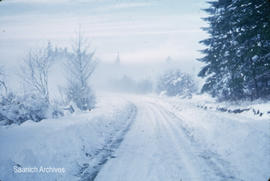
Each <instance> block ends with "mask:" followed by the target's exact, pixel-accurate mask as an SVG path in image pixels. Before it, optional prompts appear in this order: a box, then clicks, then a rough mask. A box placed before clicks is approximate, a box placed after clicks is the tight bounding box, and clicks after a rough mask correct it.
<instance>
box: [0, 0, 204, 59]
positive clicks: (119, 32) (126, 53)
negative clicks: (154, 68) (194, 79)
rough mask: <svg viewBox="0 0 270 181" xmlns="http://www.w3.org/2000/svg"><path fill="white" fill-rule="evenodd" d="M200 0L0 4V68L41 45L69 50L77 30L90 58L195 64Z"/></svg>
mask: <svg viewBox="0 0 270 181" xmlns="http://www.w3.org/2000/svg"><path fill="white" fill-rule="evenodd" d="M205 6H206V5H205V1H204V0H51V1H49V0H4V1H2V2H1V3H0V64H8V63H10V64H14V63H18V62H20V61H21V60H22V57H23V55H25V54H26V52H27V51H28V50H29V49H31V48H34V47H38V46H41V45H45V44H46V42H47V41H49V40H50V41H51V42H52V43H53V44H57V45H59V46H69V44H70V42H71V39H72V37H74V35H75V32H76V31H77V30H78V28H79V27H80V29H81V31H82V32H83V34H84V35H85V36H86V37H87V38H89V40H90V41H91V45H92V48H93V49H95V50H96V56H97V57H98V58H99V59H101V60H103V61H113V60H114V59H115V58H116V54H117V52H118V51H119V52H120V56H121V61H122V62H125V63H128V62H130V63H137V62H155V61H163V60H165V59H166V57H168V56H171V57H172V59H174V60H177V61H189V62H190V63H193V62H195V59H196V58H198V57H200V56H201V55H200V54H199V52H198V50H199V49H201V48H202V46H201V45H199V43H198V41H200V40H202V39H204V38H205V37H206V34H205V33H204V32H202V31H201V30H200V28H201V27H202V26H205V23H204V22H203V21H202V20H201V19H200V18H201V17H203V16H205V14H204V13H203V12H202V11H201V9H202V8H204V7H205Z"/></svg>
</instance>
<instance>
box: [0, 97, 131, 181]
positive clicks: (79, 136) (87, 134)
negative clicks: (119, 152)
mask: <svg viewBox="0 0 270 181" xmlns="http://www.w3.org/2000/svg"><path fill="white" fill-rule="evenodd" d="M135 114H136V107H135V106H134V105H133V104H131V103H129V102H128V101H126V100H124V99H119V98H118V99H113V98H112V97H102V99H100V100H99V104H98V105H97V108H96V109H94V110H92V111H91V112H85V113H78V114H76V115H70V116H66V117H63V118H61V119H48V120H43V121H41V122H38V123H36V122H32V121H26V122H25V123H23V124H22V125H20V126H18V125H12V126H8V127H1V128H0V148H1V150H0V180H4V181H16V180H18V181H24V180H25V181H28V180H80V179H83V178H91V177H94V175H95V174H96V173H97V172H98V169H100V167H101V165H100V163H101V162H106V160H107V159H108V157H110V156H112V155H111V152H113V149H116V147H117V146H118V145H119V144H120V142H121V140H122V139H123V136H124V135H125V132H126V131H127V129H128V128H129V126H130V125H131V123H132V121H133V119H134V117H135ZM104 150H105V151H104ZM23 169H24V170H23ZM26 169H28V170H26ZM89 170H90V171H91V172H89ZM19 172H22V173H19Z"/></svg>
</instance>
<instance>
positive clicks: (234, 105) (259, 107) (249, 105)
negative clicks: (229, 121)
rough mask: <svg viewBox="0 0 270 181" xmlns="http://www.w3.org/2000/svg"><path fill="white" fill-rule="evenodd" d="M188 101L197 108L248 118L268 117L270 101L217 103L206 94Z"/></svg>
mask: <svg viewBox="0 0 270 181" xmlns="http://www.w3.org/2000/svg"><path fill="white" fill-rule="evenodd" d="M190 102H192V103H193V104H194V105H196V106H197V107H199V108H202V109H205V110H216V111H220V112H227V113H232V114H240V113H241V114H242V115H245V116H248V117H250V118H253V117H254V116H255V117H262V118H269V117H270V102H265V101H263V100H257V101H254V102H250V101H242V102H230V101H228V102H219V103H217V102H216V101H215V100H214V99H213V98H210V97H209V96H207V95H198V96H194V97H193V98H192V99H191V100H190Z"/></svg>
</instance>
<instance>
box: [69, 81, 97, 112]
mask: <svg viewBox="0 0 270 181" xmlns="http://www.w3.org/2000/svg"><path fill="white" fill-rule="evenodd" d="M67 99H68V100H69V101H70V102H74V103H75V104H76V106H77V107H78V108H79V109H80V110H87V109H93V108H94V107H95V104H96V99H95V95H94V92H93V91H92V89H91V88H90V87H89V86H87V85H86V86H81V85H80V84H76V83H72V84H70V85H69V87H68V88H67Z"/></svg>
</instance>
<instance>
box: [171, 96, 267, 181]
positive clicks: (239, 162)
mask: <svg viewBox="0 0 270 181" xmlns="http://www.w3.org/2000/svg"><path fill="white" fill-rule="evenodd" d="M202 100H203V102H202ZM166 101H167V102H169V104H167V106H168V105H169V107H170V106H171V107H170V109H171V110H173V112H175V114H176V116H178V117H179V118H181V120H182V121H183V122H182V124H183V125H184V127H185V129H187V130H188V131H189V132H190V135H191V136H192V137H193V138H194V139H195V140H196V142H197V143H199V144H200V145H202V146H203V147H204V149H205V150H211V151H210V152H205V154H204V157H205V158H207V159H209V160H211V161H213V162H216V160H215V156H214V155H219V159H222V160H224V164H229V165H230V167H231V168H232V170H234V172H235V174H237V175H238V178H239V179H240V180H244V181H253V180H267V179H269V177H270V172H269V170H270V144H269V140H270V115H267V114H265V115H264V116H261V117H260V116H257V115H254V114H252V113H250V112H243V113H240V114H235V113H228V112H220V111H216V110H203V109H201V108H198V107H197V106H196V105H198V104H202V103H203V104H204V105H205V104H207V105H208V107H209V105H210V106H212V107H218V106H220V107H230V108H232V109H239V108H246V107H247V106H249V107H252V108H257V109H258V110H260V111H264V112H266V110H270V104H269V103H260V104H258V103H256V104H251V103H244V104H241V105H228V103H224V104H223V105H220V103H216V102H214V101H213V99H212V100H211V99H208V98H207V97H204V98H202V97H201V98H198V97H197V98H195V99H193V100H180V99H175V98H173V99H170V100H169V101H168V99H166Z"/></svg>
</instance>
